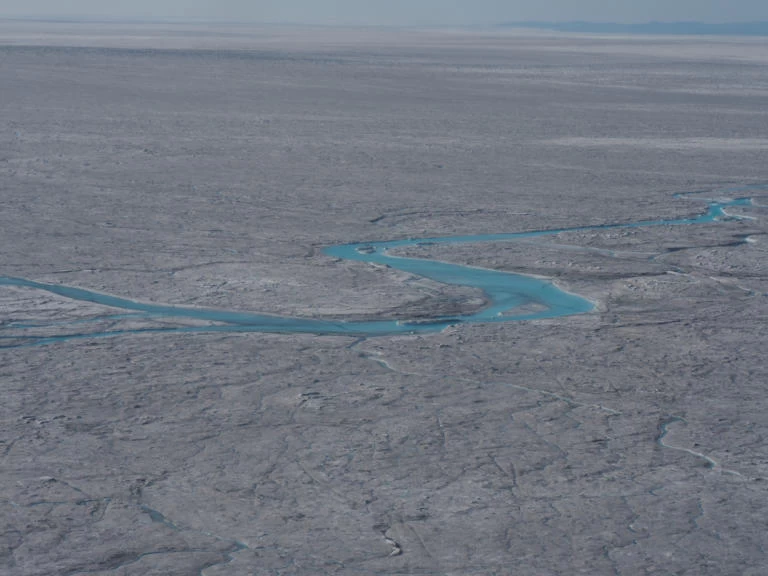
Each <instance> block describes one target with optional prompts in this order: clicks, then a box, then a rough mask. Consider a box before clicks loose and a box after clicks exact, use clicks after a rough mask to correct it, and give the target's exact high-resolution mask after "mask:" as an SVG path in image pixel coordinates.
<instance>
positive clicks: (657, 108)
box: [0, 23, 768, 576]
mask: <svg viewBox="0 0 768 576" xmlns="http://www.w3.org/2000/svg"><path fill="white" fill-rule="evenodd" d="M766 63H768V51H767V48H766V44H765V43H764V42H760V41H756V40H754V39H752V40H736V39H718V40H716V41H714V40H708V39H670V38H665V39H649V38H639V37H633V38H630V39H622V38H617V37H611V38H607V37H606V38H600V37H590V38H578V39H577V38H569V37H565V36H557V35H552V36H536V35H517V34H514V33H501V32H499V33H495V32H494V33H481V32H473V33H469V32H446V31H428V32H424V33H418V34H417V33H415V32H409V31H387V30H368V31H365V30H363V31H360V30H350V31H343V30H321V29H303V30H290V29H283V28H253V29H247V28H237V29H231V30H230V29H195V28H193V27H171V28H168V29H161V28H158V27H147V28H144V29H127V28H120V27H113V28H111V29H99V28H98V27H96V26H84V27H78V26H75V25H66V26H63V25H62V26H53V25H42V24H36V25H32V24H29V23H27V24H9V23H3V24H2V25H0V79H1V81H0V103H2V104H1V105H0V198H1V199H2V210H0V246H2V249H0V275H4V276H14V277H23V278H28V279H31V280H35V281H38V282H45V283H61V284H65V285H71V286H80V287H83V288H87V289H90V290H95V291H100V292H105V293H109V294H114V295H117V296H123V297H126V298H130V299H133V300H138V301H144V302H155V303H167V304H174V305H180V306H206V307H214V308H223V309H241V310H249V311H256V312H260V313H265V314H276V315H301V316H314V317H318V318H329V317H333V318H337V317H340V316H346V317H349V318H363V319H377V318H402V317H412V316H414V315H438V314H441V313H445V314H454V313H455V310H456V309H457V307H459V308H461V307H467V306H470V305H474V306H478V305H480V304H482V299H481V295H478V294H477V293H476V291H474V290H469V289H462V288H459V287H450V288H446V287H444V286H443V285H441V284H439V283H437V282H433V281H429V280H425V279H423V278H418V277H414V276H411V275H408V274H406V273H403V272H398V271H394V270H392V269H388V268H386V267H375V266H370V265H367V264H364V263H360V262H350V261H342V260H336V259H333V258H330V257H328V256H325V255H323V254H322V252H321V250H322V248H323V247H325V246H329V245H334V244H343V243H349V242H365V241H373V240H390V239H397V238H413V237H435V236H446V235H460V234H464V235H470V234H489V233H496V232H515V231H521V230H534V229H541V228H570V227H577V226H588V225H600V224H606V223H616V222H632V221H635V220H646V219H670V218H686V217H692V216H695V215H697V214H701V213H702V212H703V211H705V210H706V203H707V199H712V198H714V199H718V200H725V199H727V198H728V197H733V196H737V195H738V196H750V197H752V198H753V199H754V205H753V206H742V207H738V208H733V209H732V213H733V214H734V215H737V216H740V217H742V218H741V219H733V220H727V221H722V222H719V223H713V224H711V225H700V226H686V227H680V226H677V227H663V226H662V227H654V228H643V229H612V230H583V231H573V232H564V233H562V234H559V235H556V236H551V237H546V238H540V239H531V240H530V241H526V242H506V243H503V242H500V243H492V244H482V245H480V244H478V245H471V244H465V245H462V246H440V245H425V246H420V247H418V248H410V249H409V254H411V255H414V256H419V257H424V258H436V259H442V260H445V261H449V262H455V263H459V264H466V265H473V266H483V267H489V268H494V269H499V270H505V271H513V272H519V273H523V274H526V273H527V274H533V275H537V276H544V277H548V278H552V279H554V281H555V282H557V284H558V286H560V287H562V288H564V289H567V290H570V291H572V292H575V293H578V294H580V295H582V296H585V297H587V298H589V299H590V300H592V301H593V302H595V305H596V308H595V311H594V312H592V313H590V314H585V315H580V316H572V317H568V318H561V319H548V320H540V321H533V322H518V323H500V324H475V325H471V326H456V327H453V328H449V329H446V330H444V331H442V332H439V333H436V334H425V335H399V336H388V337H379V338H367V339H366V338H351V337H334V336H313V335H272V334H217V333H211V334H165V333H162V332H156V331H154V330H155V329H158V328H162V327H163V326H167V325H171V324H172V322H171V321H170V320H168V319H166V318H154V319H147V318H136V317H132V316H130V315H128V316H126V315H125V314H123V313H122V311H115V310H110V309H108V308H105V307H102V306H98V305H96V304H89V303H78V302H73V301H71V300H67V299H64V298H60V297H58V296H55V295H52V294H49V293H43V292H40V291H37V290H32V289H25V288H22V287H12V286H4V287H0V335H1V334H2V333H8V330H9V329H10V328H12V327H13V326H17V327H18V326H19V325H24V326H28V328H25V330H28V331H30V332H29V333H34V332H35V331H36V330H37V331H45V332H46V333H47V332H48V331H51V330H53V331H55V330H64V329H67V330H69V329H70V328H71V327H72V326H73V322H79V321H82V325H83V326H87V327H88V329H89V330H90V329H92V328H93V327H94V325H96V326H97V327H99V328H103V329H104V330H111V329H118V330H119V329H121V328H126V327H128V328H130V329H132V330H133V329H142V328H146V331H144V332H142V333H139V334H130V335H125V336H119V337H113V338H95V339H83V340H76V341H75V340H73V341H68V342H64V343H60V344H51V345H47V346H37V347H26V348H5V349H0V394H1V397H2V402H0V432H1V435H0V511H1V513H0V572H2V573H4V574H5V573H7V574H11V575H14V576H15V575H24V576H27V575H40V576H48V575H51V574H55V575H62V576H63V575H67V576H75V575H82V574H98V575H100V576H108V575H120V576H129V575H188V574H203V575H204V576H239V575H270V576H271V575H279V574H282V575H294V574H295V575H313V576H314V575H320V574H338V575H353V574H354V575H374V574H380V575H395V574H419V575H426V574H430V575H432V574H435V575H438V574H439V575H443V574H446V575H452V576H453V575H455V576H480V575H482V576H486V575H490V574H497V575H507V574H509V575H512V574H514V575H515V576H518V575H522V576H527V575H530V576H533V575H536V576H539V575H555V574H557V575H560V574H589V575H602V574H606V575H611V574H624V575H634V574H638V575H644V574H647V575H657V574H690V575H713V576H714V575H717V576H720V575H731V574H733V575H736V574H739V575H741V574H745V575H751V576H758V575H761V574H763V573H764V572H765V565H766V563H767V562H766V557H765V547H766V546H767V545H768V541H767V540H768V530H767V528H768V526H766V523H767V522H768V521H766V518H768V504H767V502H768V498H766V496H768V493H767V492H766V490H768V488H766V486H765V484H766V481H765V480H766V472H767V471H768V446H767V445H766V443H765V440H764V438H765V435H766V427H767V425H768V416H766V414H768V400H766V398H765V383H766V381H768V370H767V368H766V366H767V365H766V362H765V325H766V320H767V316H766V311H767V310H768V296H766V294H768V276H767V275H768V269H767V268H766V262H767V261H768V260H767V259H766V247H767V246H768V240H766V238H768V236H766V232H767V231H768V226H767V225H766V222H767V221H768V194H766V193H765V191H764V188H762V187H761V186H760V185H764V184H765V183H766V182H768V170H766V165H768V163H766V161H765V159H766V145H765V138H766V134H768V115H766V110H765V102H766V101H768V68H766ZM750 185H754V186H753V187H750ZM736 186H742V187H744V188H743V189H742V190H738V191H737V190H734V187H736ZM679 192H694V193H693V194H688V195H684V196H680V197H676V196H675V195H676V194H677V193H679ZM190 322H191V321H190ZM192 324H194V323H192ZM74 325H77V324H74Z"/></svg>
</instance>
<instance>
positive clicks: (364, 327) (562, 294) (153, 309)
mask: <svg viewBox="0 0 768 576" xmlns="http://www.w3.org/2000/svg"><path fill="white" fill-rule="evenodd" d="M750 204H751V199H750V198H738V199H735V200H728V201H710V202H709V204H708V209H707V211H706V212H705V213H703V214H701V215H700V216H696V217H694V218H680V219H669V220H645V221H640V222H632V223H622V224H603V225H598V226H577V227H573V228H559V229H552V230H536V231H529V232H512V233H508V234H480V235H474V236H446V237H436V238H419V239H407V240H390V241H382V242H364V243H358V244H343V245H339V246H331V247H329V248H325V249H324V250H323V253H324V254H326V255H327V256H331V257H334V258H342V259H345V260H357V261H360V262H368V263H373V264H384V265H387V266H390V267H391V268H394V269H397V270H401V271H403V272H407V273H409V274H414V275H417V276H422V277H425V278H429V279H431V280H435V281H437V282H440V283H443V284H452V285H457V286H469V287H472V288H479V289H480V290H482V291H483V292H484V293H485V296H486V298H487V301H488V305H487V306H486V307H484V308H483V309H481V310H479V311H477V312H474V313H472V314H465V315H452V316H437V317H433V318H429V319H426V320H425V319H418V320H413V321H408V320H371V321H344V320H338V321H331V320H321V319H313V318H297V317H286V316H272V315H267V314H256V313H252V312H238V311H230V310H215V309H210V308H196V307H189V306H171V305H164V304H148V303H143V302H137V301H134V300H130V299H128V298H121V297H119V296H111V295H108V294H102V293H99V292H94V291H91V290H87V289H85V288H76V287H72V286H63V285H60V284H49V283H45V282H35V281H34V280H26V279H23V278H13V277H8V276H0V286H16V287H24V288H32V289H36V290H42V291H45V292H49V293H52V294H56V295H58V296H62V297H65V298H69V299H72V300H78V301H82V302H93V303H96V304H101V305H103V306H109V307H111V308H117V309H121V310H123V311H125V312H126V313H124V314H114V313H112V314H110V315H108V316H100V317H96V318H88V319H81V320H72V321H66V320H65V321H62V322H59V323H55V322H54V323H48V324H44V323H38V324H28V325H23V324H20V323H12V322H11V323H6V324H0V329H6V330H7V329H14V330H15V331H18V330H19V329H26V328H38V329H39V328H45V327H53V326H59V327H60V326H62V325H63V326H64V327H67V326H74V325H82V324H87V323H89V322H99V321H107V320H120V319H156V320H157V319H162V320H172V319H187V320H198V321H208V322H214V323H215V324H212V325H207V326H177V327H167V326H165V327H159V328H126V329H114V330H107V331H91V332H81V331H78V332H76V333H68V334H58V333H57V334H55V335H47V336H41V335H29V334H18V332H17V334H15V335H5V334H4V335H0V342H1V341H5V342H6V343H7V344H6V345H3V344H0V348H2V347H6V348H7V347H18V346H30V345H40V344H49V343H53V342H62V341H67V340H73V339H82V338H94V337H99V336H118V335H122V334H136V333H152V332H162V333H168V332H170V333H185V332H273V333H308V334H336V335H347V336H379V335H392V334H414V333H429V332H439V331H440V330H443V329H444V328H446V327H447V326H450V325H454V324H462V323H470V322H511V321H515V320H537V319H542V318H555V317H559V316H570V315H573V314H583V313H586V312H589V311H590V310H592V309H593V308H594V305H593V304H592V303H591V302H590V301H589V300H586V299H584V298H582V297H580V296H578V295H576V294H572V293H569V292H566V291H564V290H562V289H560V288H558V287H557V286H555V285H554V284H552V283H551V282H549V281H547V280H545V279H540V278H534V277H531V276H525V275H522V274H514V273H511V272H502V271H498V270H487V269H484V268H474V267H470V266H461V265H458V264H448V263H445V262H438V261H434V260H425V259H420V258H405V257H398V256H394V255H392V254H390V251H392V250H394V249H397V248H407V247H413V246H424V245H439V244H471V243H481V242H503V241H512V240H521V239H526V238H536V237H539V236H547V235H553V234H558V233H561V232H583V231H590V230H611V229H620V228H645V227H650V226H679V225H690V224H706V223H711V222H716V221H718V220H722V219H724V218H726V217H728V215H727V214H726V213H725V209H726V208H728V207H732V206H748V205H750ZM528 305H535V310H536V311H534V312H531V311H530V307H528ZM524 306H526V307H527V309H526V310H521V311H520V312H519V313H515V309H521V308H522V307H524Z"/></svg>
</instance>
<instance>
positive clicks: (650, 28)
mask: <svg viewBox="0 0 768 576" xmlns="http://www.w3.org/2000/svg"><path fill="white" fill-rule="evenodd" d="M501 26H504V27H508V28H537V29H540V30H554V31H557V32H583V33H587V34H670V35H714V36H768V22H731V23H726V24H707V23H705V22H643V23H639V24H619V23H615V22H505V23H503V24H501Z"/></svg>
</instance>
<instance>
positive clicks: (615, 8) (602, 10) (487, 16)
mask: <svg viewBox="0 0 768 576" xmlns="http://www.w3.org/2000/svg"><path fill="white" fill-rule="evenodd" d="M0 16H65V17H79V16H88V17H96V18H98V17H106V18H140V19H159V20H165V19H173V20H184V19H193V20H243V21H257V22H259V21H261V22H296V23H308V24H491V23H498V22H504V21H514V20H555V21H563V20H595V21H614V22H639V21H648V20H700V21H705V22H734V21H747V20H768V0H0Z"/></svg>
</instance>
